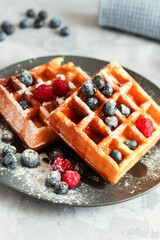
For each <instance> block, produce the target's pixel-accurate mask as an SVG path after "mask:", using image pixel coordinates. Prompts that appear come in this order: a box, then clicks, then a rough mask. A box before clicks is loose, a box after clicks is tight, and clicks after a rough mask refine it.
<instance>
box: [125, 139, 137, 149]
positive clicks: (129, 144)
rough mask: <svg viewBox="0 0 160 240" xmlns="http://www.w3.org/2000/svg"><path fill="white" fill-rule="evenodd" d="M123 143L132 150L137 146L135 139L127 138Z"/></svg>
mask: <svg viewBox="0 0 160 240" xmlns="http://www.w3.org/2000/svg"><path fill="white" fill-rule="evenodd" d="M124 144H125V145H126V146H127V147H128V148H130V149H131V150H134V149H136V147H137V142H136V141H135V140H127V141H125V142H124Z"/></svg>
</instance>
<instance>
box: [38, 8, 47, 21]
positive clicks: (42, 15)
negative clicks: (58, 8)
mask: <svg viewBox="0 0 160 240" xmlns="http://www.w3.org/2000/svg"><path fill="white" fill-rule="evenodd" d="M47 17H48V14H47V12H46V11H44V10H42V11H40V12H39V14H38V18H40V19H43V20H45V19H46V18H47Z"/></svg>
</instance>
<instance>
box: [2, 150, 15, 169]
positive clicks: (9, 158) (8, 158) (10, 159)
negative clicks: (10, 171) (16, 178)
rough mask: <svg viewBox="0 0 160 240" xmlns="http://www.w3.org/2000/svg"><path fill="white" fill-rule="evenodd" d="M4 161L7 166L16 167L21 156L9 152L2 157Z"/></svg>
mask: <svg viewBox="0 0 160 240" xmlns="http://www.w3.org/2000/svg"><path fill="white" fill-rule="evenodd" d="M2 163H3V164H4V166H5V167H9V168H15V167H17V165H18V163H19V158H18V157H17V155H15V154H13V153H7V154H6V155H5V156H4V158H3V159H2Z"/></svg>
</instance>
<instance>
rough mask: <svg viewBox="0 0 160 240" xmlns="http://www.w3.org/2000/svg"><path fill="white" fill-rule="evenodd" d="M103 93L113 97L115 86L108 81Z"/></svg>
mask: <svg viewBox="0 0 160 240" xmlns="http://www.w3.org/2000/svg"><path fill="white" fill-rule="evenodd" d="M102 93H103V95H104V96H105V97H107V98H108V97H111V96H112V94H113V88H112V86H111V85H110V84H109V83H106V84H105V86H104V88H103V89H102Z"/></svg>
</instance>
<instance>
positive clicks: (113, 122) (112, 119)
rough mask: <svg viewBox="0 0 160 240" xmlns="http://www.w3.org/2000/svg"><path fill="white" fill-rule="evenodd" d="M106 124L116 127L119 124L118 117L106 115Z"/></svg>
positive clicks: (112, 127)
mask: <svg viewBox="0 0 160 240" xmlns="http://www.w3.org/2000/svg"><path fill="white" fill-rule="evenodd" d="M104 122H105V123H106V125H107V126H108V127H109V128H110V129H111V130H113V129H115V128H116V127H117V126H118V119H117V117H115V116H110V117H106V118H105V119H104Z"/></svg>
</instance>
